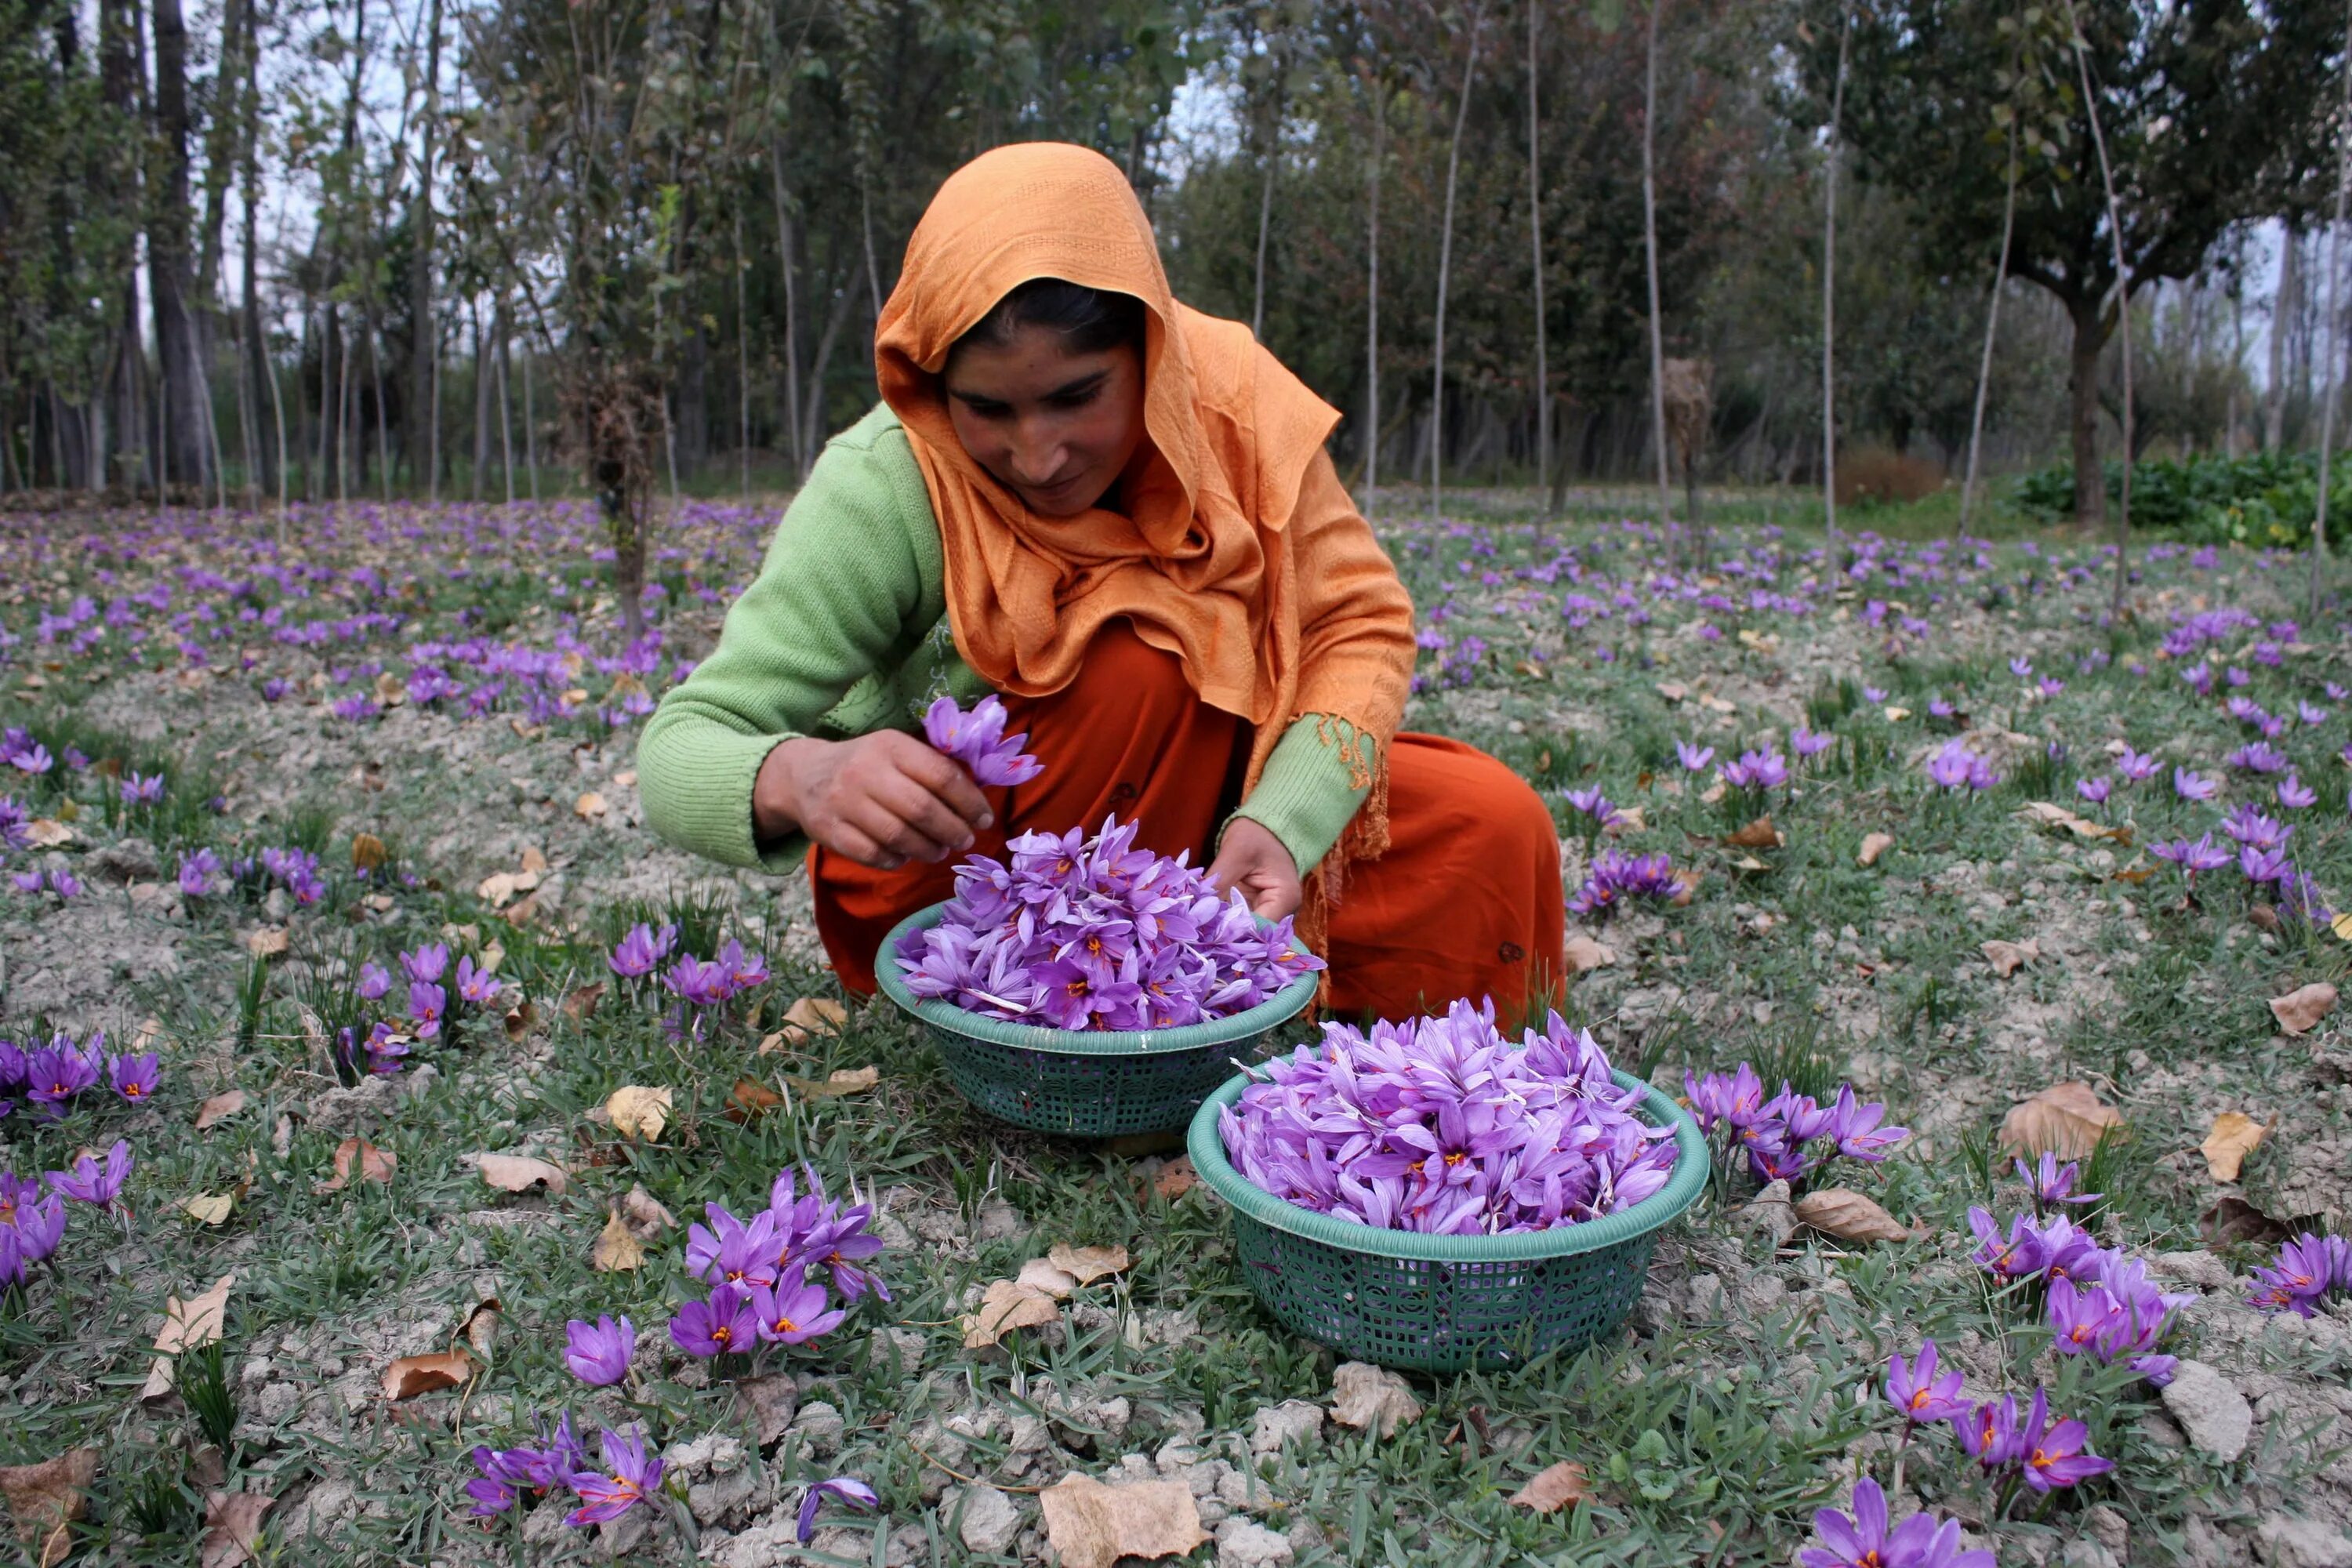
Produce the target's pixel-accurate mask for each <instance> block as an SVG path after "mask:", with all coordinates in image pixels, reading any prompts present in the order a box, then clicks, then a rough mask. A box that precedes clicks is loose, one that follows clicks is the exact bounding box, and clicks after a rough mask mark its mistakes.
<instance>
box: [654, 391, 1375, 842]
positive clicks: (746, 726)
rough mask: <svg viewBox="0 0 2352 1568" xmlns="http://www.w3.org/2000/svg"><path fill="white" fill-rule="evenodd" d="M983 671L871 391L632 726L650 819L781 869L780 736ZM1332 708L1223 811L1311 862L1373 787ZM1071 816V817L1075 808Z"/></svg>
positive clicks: (894, 431)
mask: <svg viewBox="0 0 2352 1568" xmlns="http://www.w3.org/2000/svg"><path fill="white" fill-rule="evenodd" d="M988 691H989V686H988V684H987V682H985V681H983V680H982V679H981V678H980V677H979V676H978V675H977V674H976V673H974V672H973V670H972V668H971V666H969V665H967V664H965V663H964V661H963V658H962V657H961V655H959V654H958V653H957V652H956V647H955V639H954V637H952V636H951V635H950V631H949V629H948V616H947V574H946V567H945V564H944V562H943V558H942V551H941V547H940V528H939V521H938V519H937V518H936V517H934V516H933V514H932V512H931V501H930V496H929V492H928V491H927V490H926V489H924V487H923V474H922V469H921V468H919V466H918V465H917V463H916V461H915V454H914V449H913V447H911V446H909V445H908V439H907V433H906V431H905V430H903V429H902V428H900V426H899V424H898V416H897V415H895V414H893V413H892V412H891V411H890V410H889V408H888V407H887V405H877V406H876V407H875V409H874V411H873V412H872V413H870V414H868V415H867V416H866V417H865V418H863V419H861V420H859V421H858V422H857V423H856V425H854V426H851V427H850V428H848V429H847V430H845V431H843V432H842V433H841V434H840V435H838V436H836V437H834V438H833V439H832V440H831V441H830V442H828V443H826V445H825V449H824V455H823V456H822V457H820V458H818V459H817V463H816V467H815V468H814V469H813V470H812V471H811V472H810V474H809V479H808V483H807V484H806V485H805V486H803V488H802V489H801V491H800V493H799V494H798V495H797V496H795V497H794V498H793V503H792V505H791V507H790V508H789V509H787V510H786V511H785V513H784V519H783V521H782V523H781V524H779V525H778V526H777V529H776V533H775V537H774V538H773V539H772V540H771V541H770V542H769V544H768V553H767V559H766V561H765V562H764V563H762V564H761V568H760V575H759V577H758V578H757V579H756V580H755V581H754V582H753V583H752V584H751V587H749V588H747V589H745V590H744V592H743V595H742V597H740V598H739V599H737V600H736V601H735V603H734V605H732V606H731V607H730V609H729V610H728V612H727V622H726V626H724V628H723V629H722V630H721V631H720V633H719V646H718V647H717V648H715V649H714V650H712V652H711V655H710V657H709V658H706V659H704V660H703V661H702V662H701V663H700V664H699V665H698V666H696V667H695V669H694V672H693V673H692V674H691V675H689V676H688V677H687V679H685V680H683V681H681V682H680V683H679V684H678V685H677V687H675V688H673V689H671V690H670V692H669V693H668V695H667V696H666V697H664V698H663V699H662V702H661V707H660V710H658V711H656V713H655V714H654V716H653V719H652V721H650V722H648V723H647V724H646V732H645V735H644V738H643V739H642V740H640V741H639V742H637V787H638V790H639V791H640V792H641V794H642V795H643V798H644V801H645V808H646V822H647V823H648V824H649V825H650V826H652V827H653V829H654V831H655V832H656V833H658V834H660V835H661V836H662V837H664V838H667V839H668V840H669V841H670V842H671V843H673V844H675V845H677V846H678V847H680V848H682V849H688V850H692V851H693V852H694V853H696V854H698V855H705V856H708V857H709V858H711V859H714V860H720V861H724V862H725V863H727V864H728V865H730V866H751V867H758V868H762V869H764V870H768V871H774V872H782V871H788V870H790V869H792V868H793V866H794V865H796V864H797V863H798V862H799V861H800V859H801V857H802V856H803V855H804V854H806V853H807V850H808V840H807V839H806V838H805V837H803V836H800V835H794V836H793V837H791V838H788V839H784V840H781V841H777V842H771V843H760V842H757V841H755V839H754V837H753V835H752V829H751V785H752V781H753V780H754V779H756V778H757V777H758V775H759V772H760V764H761V763H762V762H763V761H765V760H766V758H767V755H768V752H770V751H772V749H774V747H775V746H776V745H777V744H778V743H779V742H783V741H788V740H793V739H795V738H798V737H801V736H809V735H814V736H818V737H821V738H824V739H828V740H845V739H847V738H849V737H851V736H855V735H864V734H870V733H872V732H873V731H877V730H883V729H897V730H907V731H917V732H919V731H920V730H921V727H922V715H923V710H924V709H925V708H927V707H929V705H930V702H931V700H932V699H934V698H936V697H938V696H939V695H940V694H941V693H943V692H944V693H947V694H949V695H950V696H953V697H954V698H955V699H956V700H958V701H960V702H962V703H965V704H970V703H971V702H974V701H976V700H979V699H980V698H982V697H983V696H985V695H986V694H987V693H988ZM1352 738H1353V731H1352V730H1350V729H1349V727H1348V726H1347V725H1346V724H1345V723H1344V722H1341V721H1328V722H1318V718H1317V717H1316V716H1315V715H1308V716H1307V717H1305V718H1302V719H1300V720H1298V721H1296V722H1295V723H1293V724H1292V725H1291V726H1290V728H1289V729H1288V730H1286V731H1285V732H1284V733H1283V737H1282V739H1281V741H1280V742H1277V743H1276V746H1275V749H1274V752H1273V754H1272V755H1271V756H1269V757H1268V758H1267V760H1266V764H1265V772H1264V773H1262V774H1261V775H1260V777H1259V779H1258V782H1257V785H1256V787H1255V788H1254V789H1253V790H1251V791H1250V793H1249V796H1248V798H1247V799H1246V800H1244V801H1243V802H1242V804H1241V806H1240V809H1239V810H1238V811H1236V812H1235V814H1234V815H1235V816H1246V817H1249V818H1251V819H1252V820H1253V821H1255V822H1258V823H1260V824H1263V825H1264V826H1265V827H1266V828H1267V829H1268V830H1269V831H1270V832H1272V833H1273V834H1274V836H1275V837H1276V838H1278V839H1280V840H1281V841H1282V844H1283V847H1285V848H1286V849H1288V850H1289V851H1290V857H1291V858H1292V859H1293V860H1294V861H1296V862H1297V865H1298V867H1299V868H1300V870H1301V871H1302V872H1304V871H1309V870H1312V869H1314V868H1315V867H1316V865H1317V864H1318V862H1320V861H1321V860H1322V858H1323V856H1324V854H1325V852H1326V851H1328V849H1329V848H1330V847H1331V846H1332V845H1333V844H1335V843H1337V842H1338V841H1339V835H1340V833H1341V831H1342V830H1344V829H1345V828H1346V827H1347V826H1348V822H1349V818H1350V817H1352V816H1355V814H1356V808H1357V807H1358V806H1360V805H1362V804H1363V800H1364V796H1365V795H1366V794H1367V793H1368V791H1367V790H1366V789H1364V788H1359V787H1357V786H1356V785H1355V784H1353V783H1352V782H1351V775H1353V773H1354V770H1353V769H1351V768H1350V767H1349V764H1348V763H1346V762H1345V761H1343V760H1342V759H1341V755H1340V748H1341V746H1342V745H1343V744H1344V743H1345V742H1347V741H1349V740H1350V739H1352ZM1069 826H1079V825H1077V824H1071V825H1069Z"/></svg>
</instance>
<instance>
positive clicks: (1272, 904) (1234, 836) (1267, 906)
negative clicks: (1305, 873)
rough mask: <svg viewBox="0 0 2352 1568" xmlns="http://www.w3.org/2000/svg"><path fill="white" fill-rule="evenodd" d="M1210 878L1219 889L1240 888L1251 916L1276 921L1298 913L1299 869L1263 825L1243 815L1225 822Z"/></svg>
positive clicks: (1277, 840) (1288, 852)
mask: <svg viewBox="0 0 2352 1568" xmlns="http://www.w3.org/2000/svg"><path fill="white" fill-rule="evenodd" d="M1209 875H1210V877H1211V878H1212V879H1214V880H1215V882H1216V884H1217V886H1218V887H1219V888H1220V889H1232V888H1239V889H1241V893H1242V897H1243V898H1244V899H1246V900H1249V907H1250V911H1251V912H1252V913H1253V914H1258V915H1263V916H1265V918H1266V919H1267V920H1270V921H1278V920H1280V919H1282V917H1283V916H1285V915H1290V914H1296V913H1297V912H1298V900H1299V899H1300V897H1301V893H1300V889H1299V886H1298V868H1297V865H1296V864H1294V863H1293V862H1292V860H1291V858H1290V851H1289V850H1287V849H1285V848H1284V847H1282V840H1281V839H1279V838H1276V837H1275V836H1274V833H1273V831H1272V830H1271V829H1270V828H1268V827H1266V826H1265V825H1264V824H1263V823H1259V822H1255V821H1253V820H1252V819H1250V818H1249V817H1246V816H1236V817H1234V819H1233V820H1232V821H1231V822H1229V823H1227V824H1226V825H1225V838H1224V843H1223V845H1222V846H1220V847H1219V848H1218V850H1217V858H1216V863H1215V864H1213V865H1212V866H1211V867H1210V868H1209Z"/></svg>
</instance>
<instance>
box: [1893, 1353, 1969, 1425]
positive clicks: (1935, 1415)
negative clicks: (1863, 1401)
mask: <svg viewBox="0 0 2352 1568" xmlns="http://www.w3.org/2000/svg"><path fill="white" fill-rule="evenodd" d="M1963 1381H1964V1380H1963V1378H1962V1375H1961V1374H1960V1373H1958V1372H1957V1371H1953V1372H1948V1373H1944V1375H1943V1376H1941V1377H1938V1376H1937V1375H1936V1342H1935V1341H1933V1340H1923V1341H1921V1342H1920V1344H1919V1356H1918V1360H1917V1361H1916V1363H1908V1364H1906V1363H1905V1362H1904V1360H1903V1358H1902V1357H1901V1356H1899V1355H1897V1356H1890V1357H1888V1358H1887V1362H1886V1399H1887V1403H1888V1404H1890V1405H1894V1406H1895V1409H1897V1410H1899V1411H1901V1412H1902V1413H1903V1420H1904V1422H1905V1424H1906V1425H1912V1426H1916V1425H1919V1424H1922V1423H1925V1422H1929V1421H1948V1420H1950V1419H1951V1418H1952V1417H1953V1416H1955V1415H1959V1414H1961V1413H1962V1412H1963V1411H1965V1410H1967V1409H1968V1408H1969V1402H1968V1401H1967V1400H1965V1399H1963V1398H1961V1397H1960V1385H1961V1383H1962V1382H1963Z"/></svg>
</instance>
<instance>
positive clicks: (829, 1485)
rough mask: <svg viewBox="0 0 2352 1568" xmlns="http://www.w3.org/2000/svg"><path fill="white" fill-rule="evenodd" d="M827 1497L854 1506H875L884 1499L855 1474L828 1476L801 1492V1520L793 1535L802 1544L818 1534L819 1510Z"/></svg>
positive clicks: (805, 1543)
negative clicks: (817, 1518) (817, 1517)
mask: <svg viewBox="0 0 2352 1568" xmlns="http://www.w3.org/2000/svg"><path fill="white" fill-rule="evenodd" d="M827 1498H833V1499H835V1500H838V1501H841V1502H845V1503H847V1504H849V1505H850V1506H851V1507H853V1508H873V1507H875V1506H877V1505H878V1504H879V1503H880V1502H881V1500H882V1498H881V1495H880V1494H879V1493H877V1491H875V1489H873V1488H872V1487H869V1486H867V1485H866V1483H865V1482H864V1481H861V1480H859V1479H857V1478H856V1477H855V1476H827V1477H826V1478H825V1479H824V1480H821V1481H819V1482H817V1483H816V1485H814V1486H813V1487H811V1488H809V1489H808V1490H807V1491H805V1492H803V1493H802V1494H801V1513H800V1521H799V1522H798V1523H797V1524H796V1525H795V1526H794V1528H793V1536H794V1538H795V1539H796V1540H798V1541H799V1542H800V1543H801V1544H802V1545H803V1546H805V1545H807V1544H808V1542H809V1539H810V1537H812V1536H814V1535H815V1534H816V1516H817V1510H819V1509H821V1508H823V1507H824V1500H825V1499H827Z"/></svg>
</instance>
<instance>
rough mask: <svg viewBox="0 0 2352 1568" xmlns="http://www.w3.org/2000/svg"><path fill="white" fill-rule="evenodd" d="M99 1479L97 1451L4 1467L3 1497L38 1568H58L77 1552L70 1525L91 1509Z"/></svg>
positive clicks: (78, 1451)
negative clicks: (92, 1487) (91, 1488)
mask: <svg viewBox="0 0 2352 1568" xmlns="http://www.w3.org/2000/svg"><path fill="white" fill-rule="evenodd" d="M97 1477H98V1450H97V1449H95V1448H68V1449H67V1450H66V1451H65V1452H64V1453H62V1454H59V1455H58V1456H57V1457H56V1458H51V1459H43V1460H42V1461H41V1462H40V1463H39V1464H37V1465H0V1498H5V1500H7V1503H8V1517H9V1518H10V1519H11V1520H13V1521H15V1522H16V1539H17V1540H19V1541H21V1542H24V1543H25V1550H26V1552H30V1553H31V1554H32V1558H33V1561H34V1562H35V1563H37V1564H39V1568H55V1565H56V1564H58V1563H62V1562H64V1561H65V1560H66V1557H67V1554H68V1553H69V1552H72V1551H73V1531H72V1528H71V1527H72V1524H73V1521H75V1520H78V1519H79V1518H80V1517H81V1515H82V1510H83V1509H84V1508H86V1507H87V1506H89V1483H90V1482H91V1481H92V1480H95V1479H97Z"/></svg>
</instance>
